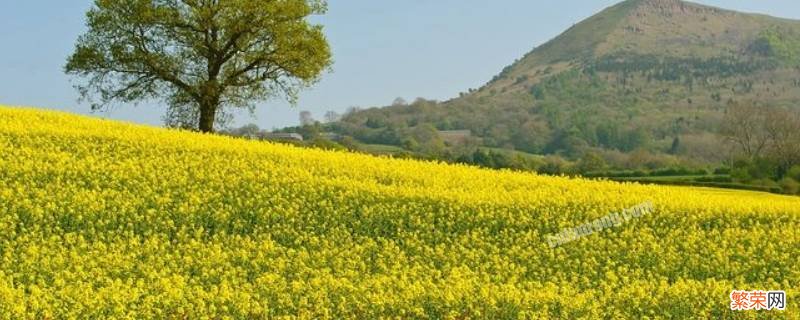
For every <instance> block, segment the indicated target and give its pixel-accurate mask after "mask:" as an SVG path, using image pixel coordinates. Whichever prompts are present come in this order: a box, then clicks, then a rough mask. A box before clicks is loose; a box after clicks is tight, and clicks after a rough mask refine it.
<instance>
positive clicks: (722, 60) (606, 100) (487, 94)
mask: <svg viewBox="0 0 800 320" xmlns="http://www.w3.org/2000/svg"><path fill="white" fill-rule="evenodd" d="M520 41H525V40H524V39H521V40H520ZM798 61H800V22H798V21H794V20H786V19H780V18H774V17H769V16H764V15H758V14H747V13H740V12H734V11H728V10H724V9H720V8H714V7H708V6H703V5H698V4H694V3H690V2H684V1H679V0H628V1H623V2H621V3H619V4H617V5H615V6H612V7H610V8H607V9H606V10H603V11H602V12H599V13H597V14H596V15H594V16H592V17H590V18H588V19H586V20H584V21H581V22H579V23H577V24H576V25H574V26H573V27H571V28H570V29H568V30H566V31H565V32H564V33H562V34H561V35H558V36H557V37H555V38H554V39H552V40H551V41H549V42H547V43H545V44H543V45H541V46H539V47H537V48H535V49H534V50H533V51H531V52H530V53H528V54H527V55H525V56H524V57H522V58H520V59H519V60H518V61H516V62H515V63H513V64H511V65H510V66H508V67H507V68H505V69H504V70H503V71H502V72H500V74H498V75H497V76H496V77H495V78H494V79H492V80H491V81H489V82H488V83H487V84H486V85H485V86H483V87H481V88H479V89H475V90H472V89H471V90H469V92H468V93H464V94H462V95H461V96H460V97H458V98H455V99H452V100H449V101H445V102H439V103H434V102H429V101H419V102H416V103H412V104H410V105H395V106H390V107H386V108H372V109H366V110H361V111H359V112H354V113H351V114H348V115H346V116H345V117H344V118H343V120H342V121H341V122H339V123H336V124H333V125H331V126H330V127H331V130H334V131H337V132H338V133H340V134H343V135H349V136H353V137H355V138H356V139H358V140H361V141H365V142H368V143H373V144H390V145H397V146H412V147H410V148H411V149H413V150H411V151H416V152H422V153H433V154H437V153H438V154H439V155H440V156H442V157H447V156H450V155H452V154H456V155H454V156H450V158H453V159H457V158H459V156H460V155H461V154H463V153H464V150H468V151H467V152H471V151H469V147H473V149H474V147H475V146H474V145H477V147H493V148H504V149H514V150H519V151H524V152H528V153H534V154H557V155H561V156H563V157H566V158H569V159H578V158H580V157H581V156H583V155H584V154H586V153H587V152H598V153H600V154H601V155H602V156H603V158H604V159H605V161H606V162H608V163H609V164H610V165H612V166H615V167H619V168H620V169H641V168H633V167H630V165H629V164H630V163H632V162H634V161H633V160H631V159H629V157H620V156H619V155H618V154H616V153H623V154H626V155H631V154H632V153H633V152H635V151H639V150H643V151H646V152H648V153H650V154H653V155H656V156H660V157H661V160H660V162H661V163H662V165H663V163H667V164H668V165H676V164H681V165H690V166H708V167H713V166H715V165H716V166H718V165H720V163H721V162H722V161H723V160H726V159H730V156H729V151H730V150H729V149H728V148H725V147H724V146H723V145H722V144H721V143H720V140H721V139H719V137H718V129H719V127H720V122H721V120H722V118H723V116H724V114H725V110H726V109H727V108H728V107H729V106H730V105H732V104H737V103H739V104H753V103H758V104H760V105H768V106H775V107H787V108H791V109H794V110H800V109H799V108H798V105H800V73H798V70H800V69H799V67H798ZM426 127H433V128H435V129H438V130H469V131H471V132H472V134H473V135H474V138H475V139H474V140H473V141H472V142H473V144H474V145H470V146H467V147H466V148H465V147H461V148H459V147H454V148H451V149H447V148H441V147H437V145H439V144H440V142H439V141H437V140H436V139H431V138H430V136H431V135H429V134H427V135H426V134H420V132H421V131H422V132H423V133H424V132H425V130H424V128H426ZM442 149H445V150H442ZM429 150H433V152H431V151H429Z"/></svg>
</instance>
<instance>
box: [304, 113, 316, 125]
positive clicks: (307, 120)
mask: <svg viewBox="0 0 800 320" xmlns="http://www.w3.org/2000/svg"><path fill="white" fill-rule="evenodd" d="M314 122H315V121H314V116H313V115H311V111H300V125H301V126H310V125H312V124H314Z"/></svg>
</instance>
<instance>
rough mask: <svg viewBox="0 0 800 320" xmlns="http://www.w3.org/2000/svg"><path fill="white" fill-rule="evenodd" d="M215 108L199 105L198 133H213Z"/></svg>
mask: <svg viewBox="0 0 800 320" xmlns="http://www.w3.org/2000/svg"><path fill="white" fill-rule="evenodd" d="M217 107H218V106H217V105H215V104H211V103H209V104H202V105H200V124H199V125H198V126H197V127H198V129H200V132H203V133H212V132H214V121H215V120H216V117H217Z"/></svg>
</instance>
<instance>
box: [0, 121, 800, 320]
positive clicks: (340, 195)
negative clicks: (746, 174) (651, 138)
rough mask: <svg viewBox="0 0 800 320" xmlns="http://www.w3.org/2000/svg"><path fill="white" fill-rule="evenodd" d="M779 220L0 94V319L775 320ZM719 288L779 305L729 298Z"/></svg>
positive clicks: (790, 239)
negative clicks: (739, 303)
mask: <svg viewBox="0 0 800 320" xmlns="http://www.w3.org/2000/svg"><path fill="white" fill-rule="evenodd" d="M648 201H649V202H650V203H652V206H653V211H652V213H649V214H647V215H644V216H642V217H640V218H638V219H633V220H631V221H629V222H627V223H625V224H623V225H620V226H616V227H612V228H608V229H605V230H603V231H602V232H597V233H595V234H592V235H589V236H586V237H583V238H581V239H578V240H575V241H572V242H569V243H565V244H563V245H561V246H558V247H556V248H550V246H548V243H547V241H546V239H545V236H546V235H549V234H555V233H557V232H559V231H560V230H562V229H564V228H569V227H574V226H578V225H581V224H583V223H586V222H589V221H592V220H594V219H597V218H599V217H602V216H605V215H608V214H609V213H612V212H619V211H620V210H623V209H625V208H631V207H634V206H637V205H640V204H642V203H646V202H648ZM798 230H800V198H797V197H784V196H778V195H769V194H762V193H752V192H741V191H720V190H714V189H699V188H685V187H664V186H642V185H636V184H624V183H616V182H608V181H589V180H582V179H570V178H561V177H547V176H537V175H534V174H527V173H516V172H511V171H491V170H483V169H477V168H473V167H467V166H460V165H446V164H438V163H430V162H420V161H411V160H394V159H388V158H378V157H372V156H367V155H359V154H350V153H344V152H329V151H321V150H312V149H301V148H296V147H290V146H285V145H280V144H272V143H265V142H256V141H245V140H240V139H233V138H227V137H220V136H212V135H201V134H196V133H189V132H180V131H172V130H166V129H157V128H150V127H145V126H137V125H132V124H126V123H120V122H114V121H107V120H100V119H94V118H89V117H82V116H75V115H69V114H66V113H59V112H52V111H38V110H35V109H26V108H9V107H0V318H2V319H273V318H300V319H328V318H335V319H365V318H366V319H370V318H401V319H406V318H429V319H519V318H522V319H526V318H527V319H571V318H589V319H594V318H620V319H622V318H631V319H640V318H716V319H723V318H751V319H755V318H769V317H775V318H793V319H797V318H799V317H800V295H799V294H798V287H800V266H798V257H800V231H798ZM733 289H737V290H785V291H786V294H787V305H786V310H785V311H777V310H770V311H766V310H761V311H731V310H730V298H729V294H730V292H731V290H733Z"/></svg>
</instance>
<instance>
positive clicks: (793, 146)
mask: <svg viewBox="0 0 800 320" xmlns="http://www.w3.org/2000/svg"><path fill="white" fill-rule="evenodd" d="M766 110H767V112H766V114H765V118H764V131H766V134H767V136H768V137H769V140H770V142H769V147H768V149H767V152H766V153H767V156H768V157H770V158H772V159H774V161H775V163H776V164H777V166H778V168H777V169H778V172H777V177H779V178H781V177H783V176H784V175H786V173H787V172H788V171H789V169H790V168H792V166H794V165H796V164H800V114H798V113H797V112H793V111H790V110H787V109H782V108H768V109H766Z"/></svg>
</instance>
